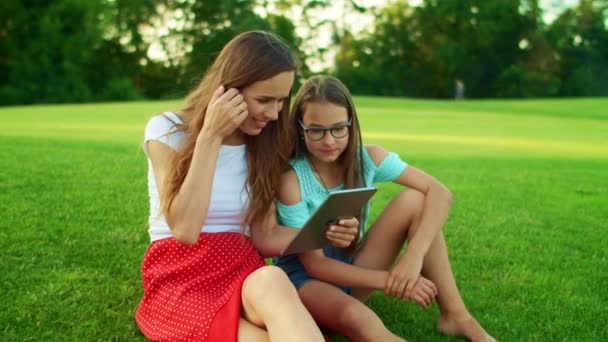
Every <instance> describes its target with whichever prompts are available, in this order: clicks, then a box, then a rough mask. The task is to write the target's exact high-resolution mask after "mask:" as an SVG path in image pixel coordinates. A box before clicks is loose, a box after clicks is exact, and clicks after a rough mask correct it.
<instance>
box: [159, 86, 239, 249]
mask: <svg viewBox="0 0 608 342" xmlns="http://www.w3.org/2000/svg"><path fill="white" fill-rule="evenodd" d="M244 103H245V102H244V101H243V97H242V96H241V95H240V94H239V92H238V90H236V89H229V90H228V91H226V92H224V88H223V87H220V88H218V89H217V90H216V92H215V93H214V94H213V97H212V99H211V101H210V103H209V106H208V108H207V113H206V115H207V116H206V119H205V125H204V126H203V129H202V130H201V132H200V133H199V135H198V136H197V139H196V144H195V146H194V151H193V155H192V161H191V163H190V167H189V168H188V173H187V174H186V178H185V179H184V182H183V183H182V185H181V187H180V189H179V191H178V192H177V194H176V196H175V197H174V199H173V202H172V203H171V206H170V207H169V210H168V213H165V220H166V221H167V224H168V225H169V227H170V228H171V233H172V234H173V237H174V238H175V239H176V240H178V241H180V242H183V243H187V244H194V243H196V241H197V240H198V236H199V234H200V231H201V228H202V227H203V225H204V223H205V219H206V218H207V211H208V209H209V202H210V200H211V187H212V185H213V176H214V174H215V167H216V162H217V157H218V154H219V150H220V146H221V144H222V140H223V139H224V137H226V136H228V135H230V134H231V133H232V132H234V130H235V129H236V128H237V127H238V126H239V125H240V123H241V122H242V121H243V120H244V119H245V118H246V117H247V110H246V104H245V110H243V109H242V106H243V104H244ZM147 147H148V151H149V157H150V160H151V161H152V168H153V170H154V174H155V180H156V184H157V187H158V190H159V193H162V192H163V191H164V188H165V186H166V183H165V181H166V179H167V177H168V175H169V170H170V167H171V164H170V163H171V160H172V158H173V156H174V155H175V152H174V151H173V150H171V149H170V148H169V147H168V146H166V145H164V144H162V143H160V142H157V141H150V142H148V146H147Z"/></svg>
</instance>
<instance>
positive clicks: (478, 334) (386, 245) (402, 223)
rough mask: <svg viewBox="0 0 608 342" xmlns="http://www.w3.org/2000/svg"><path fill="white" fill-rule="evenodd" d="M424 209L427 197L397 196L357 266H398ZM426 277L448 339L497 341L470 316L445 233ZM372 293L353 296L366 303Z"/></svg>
mask: <svg viewBox="0 0 608 342" xmlns="http://www.w3.org/2000/svg"><path fill="white" fill-rule="evenodd" d="M423 208H424V194H422V193H421V192H419V191H417V190H414V189H407V190H404V191H402V192H400V193H399V194H397V196H395V198H394V199H393V200H392V201H391V202H390V203H389V204H388V206H387V207H386V208H385V209H384V211H383V212H382V213H381V214H380V216H379V217H378V219H377V220H376V222H375V223H374V225H373V226H372V228H371V229H370V231H369V233H368V234H367V237H366V239H365V242H364V244H363V246H362V247H361V249H360V251H359V252H358V253H357V255H356V256H355V260H354V264H355V265H358V266H361V267H367V268H374V269H383V270H388V269H390V267H391V266H392V265H393V263H394V262H395V260H396V258H397V256H398V255H399V252H400V250H401V248H402V247H403V243H404V242H405V240H406V239H407V238H408V237H411V236H413V235H414V234H415V233H416V231H417V230H418V229H419V222H420V218H421V217H422V211H423ZM422 274H423V275H424V276H425V277H426V278H428V279H429V280H431V281H432V282H433V283H435V286H437V290H438V295H437V297H436V298H437V302H438V304H439V309H440V312H441V317H440V318H439V322H438V324H437V329H438V330H439V331H441V332H443V333H445V334H448V335H459V336H465V337H467V338H468V339H470V340H471V341H494V338H493V337H492V336H490V335H489V334H488V333H487V332H486V331H485V330H484V329H483V328H482V327H481V325H480V324H479V323H478V322H477V321H476V320H475V319H474V318H473V317H472V316H471V314H470V313H469V312H468V310H467V308H466V306H465V304H464V302H463V300H462V297H461V296H460V292H459V291H458V287H457V286H456V281H455V279H454V275H453V274H452V269H451V267H450V261H449V258H448V252H447V247H446V244H445V239H444V237H443V233H442V232H441V231H440V232H439V233H438V234H437V236H436V237H435V239H434V240H433V242H432V243H431V246H430V247H429V250H428V252H427V253H426V256H425V257H424V261H423V265H422ZM371 293H372V290H369V289H357V290H356V291H355V292H353V295H354V296H355V297H356V298H358V299H360V300H362V301H365V300H367V299H368V298H369V296H370V295H371Z"/></svg>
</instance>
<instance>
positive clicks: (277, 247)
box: [251, 170, 359, 256]
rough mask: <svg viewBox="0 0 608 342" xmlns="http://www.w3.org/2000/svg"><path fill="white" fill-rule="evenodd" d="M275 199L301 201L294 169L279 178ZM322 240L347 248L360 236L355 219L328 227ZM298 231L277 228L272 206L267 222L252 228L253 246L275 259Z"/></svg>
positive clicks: (286, 201)
mask: <svg viewBox="0 0 608 342" xmlns="http://www.w3.org/2000/svg"><path fill="white" fill-rule="evenodd" d="M277 197H278V200H279V201H281V202H282V203H285V204H293V203H297V202H299V201H300V186H299V183H298V178H297V176H296V174H295V172H294V171H293V170H289V171H288V172H286V173H284V174H283V175H282V176H281V179H280V181H279V188H278V191H277ZM327 228H328V229H327V231H326V233H325V237H326V238H327V240H329V242H330V243H331V244H332V245H334V246H336V247H348V246H350V244H351V243H352V242H353V241H354V239H355V237H356V236H357V235H358V234H359V221H358V220H357V219H356V218H352V219H343V220H340V223H339V224H337V225H330V226H328V227H327ZM299 231H300V230H299V229H295V228H288V227H285V226H282V225H279V224H278V223H277V220H276V208H275V206H274V205H273V206H272V207H271V208H270V210H269V212H268V214H267V215H266V219H265V220H263V222H261V223H260V224H259V225H257V226H252V227H251V240H252V242H253V245H254V246H255V247H256V248H257V249H258V251H259V252H260V254H262V255H263V256H277V255H279V254H280V253H281V251H283V249H285V247H287V245H288V244H289V242H291V240H292V239H293V238H294V236H296V235H297V234H298V233H299Z"/></svg>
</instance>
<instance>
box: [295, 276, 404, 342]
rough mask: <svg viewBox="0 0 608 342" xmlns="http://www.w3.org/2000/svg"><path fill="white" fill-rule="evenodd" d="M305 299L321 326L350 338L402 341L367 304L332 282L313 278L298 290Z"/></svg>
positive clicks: (304, 301)
mask: <svg viewBox="0 0 608 342" xmlns="http://www.w3.org/2000/svg"><path fill="white" fill-rule="evenodd" d="M298 293H299V294H300V298H301V299H302V302H303V303H304V305H305V306H306V308H307V309H308V311H309V312H310V313H311V314H312V316H313V317H314V318H315V320H316V321H317V323H319V325H320V326H322V327H324V328H327V329H329V330H332V331H335V332H337V333H338V334H340V335H343V336H345V337H347V338H348V340H349V341H356V342H360V341H361V342H363V341H387V342H390V341H395V342H397V341H403V339H402V338H400V337H398V336H397V335H395V334H393V333H391V332H390V331H389V330H388V329H387V328H386V327H385V326H384V324H383V323H382V321H381V320H380V318H378V316H377V315H376V313H375V312H373V311H372V310H371V309H370V308H368V307H367V306H366V305H365V304H364V303H362V302H361V301H359V300H357V299H356V298H353V297H352V296H350V295H348V294H346V293H344V292H342V290H340V289H339V288H337V287H336V286H334V285H332V284H328V283H326V282H322V281H319V280H310V281H308V282H307V283H306V284H304V285H302V287H300V289H299V290H298Z"/></svg>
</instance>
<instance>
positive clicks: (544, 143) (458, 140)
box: [364, 131, 608, 157]
mask: <svg viewBox="0 0 608 342" xmlns="http://www.w3.org/2000/svg"><path fill="white" fill-rule="evenodd" d="M364 136H365V138H371V139H380V140H394V141H411V142H429V143H442V144H459V145H467V146H478V147H487V146H493V147H499V148H504V149H510V150H515V151H518V152H521V153H524V154H530V153H531V154H550V155H553V154H561V155H564V156H570V157H572V156H575V157H608V144H595V143H589V142H563V141H559V140H541V139H525V138H510V137H475V136H458V135H444V134H434V135H433V134H405V133H404V134H394V133H381V132H369V131H365V133H364Z"/></svg>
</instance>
